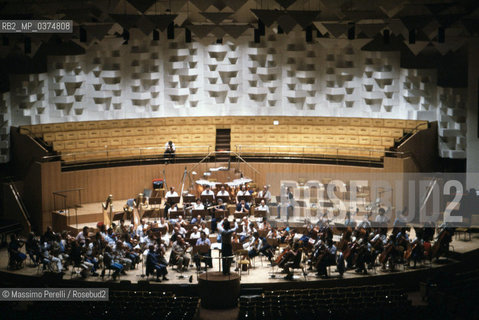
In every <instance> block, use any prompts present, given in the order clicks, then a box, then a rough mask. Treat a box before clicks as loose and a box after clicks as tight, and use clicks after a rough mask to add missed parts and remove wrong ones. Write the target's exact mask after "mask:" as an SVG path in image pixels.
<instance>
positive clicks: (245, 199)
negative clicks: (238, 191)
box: [238, 195, 253, 203]
mask: <svg viewBox="0 0 479 320" xmlns="http://www.w3.org/2000/svg"><path fill="white" fill-rule="evenodd" d="M251 199H253V197H252V196H251V195H249V196H238V202H241V200H244V202H246V203H249V202H251Z"/></svg>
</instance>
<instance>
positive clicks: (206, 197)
mask: <svg viewBox="0 0 479 320" xmlns="http://www.w3.org/2000/svg"><path fill="white" fill-rule="evenodd" d="M213 200H214V196H213V195H212V194H208V195H206V194H204V195H201V202H203V203H205V202H209V203H213Z"/></svg>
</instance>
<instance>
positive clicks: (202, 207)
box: [193, 203, 205, 210]
mask: <svg viewBox="0 0 479 320" xmlns="http://www.w3.org/2000/svg"><path fill="white" fill-rule="evenodd" d="M193 209H195V210H204V209H205V206H204V205H203V204H202V203H200V204H198V203H195V204H194V205H193Z"/></svg>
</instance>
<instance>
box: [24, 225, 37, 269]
mask: <svg viewBox="0 0 479 320" xmlns="http://www.w3.org/2000/svg"><path fill="white" fill-rule="evenodd" d="M25 249H26V252H27V254H28V255H29V256H30V259H31V260H32V262H33V265H34V266H35V267H36V266H37V265H38V264H39V263H40V251H41V250H40V241H39V239H38V238H37V237H35V233H33V232H30V233H29V234H28V238H27V242H26V243H25Z"/></svg>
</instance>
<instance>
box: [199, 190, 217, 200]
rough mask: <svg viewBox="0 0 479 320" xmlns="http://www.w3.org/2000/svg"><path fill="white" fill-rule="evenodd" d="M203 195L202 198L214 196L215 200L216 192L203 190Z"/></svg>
mask: <svg viewBox="0 0 479 320" xmlns="http://www.w3.org/2000/svg"><path fill="white" fill-rule="evenodd" d="M201 195H202V196H213V199H214V198H215V194H214V192H213V191H211V190H208V189H206V190H203V192H202V193H201Z"/></svg>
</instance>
